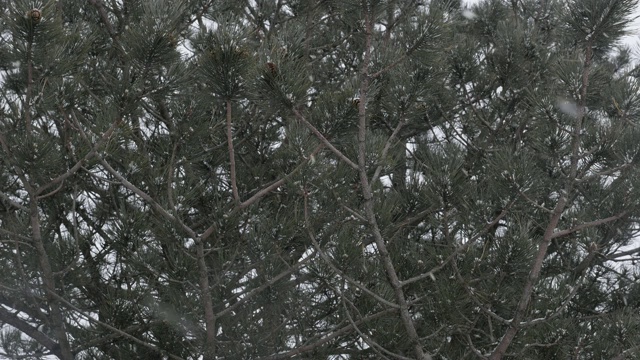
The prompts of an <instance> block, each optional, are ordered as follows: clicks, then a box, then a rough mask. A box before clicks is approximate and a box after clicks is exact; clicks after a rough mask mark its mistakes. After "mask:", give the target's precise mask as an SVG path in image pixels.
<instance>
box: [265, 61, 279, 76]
mask: <svg viewBox="0 0 640 360" xmlns="http://www.w3.org/2000/svg"><path fill="white" fill-rule="evenodd" d="M265 66H266V67H267V70H268V71H269V72H270V73H271V75H273V76H276V75H277V74H278V66H277V65H276V64H274V63H272V62H268V63H266V64H265Z"/></svg>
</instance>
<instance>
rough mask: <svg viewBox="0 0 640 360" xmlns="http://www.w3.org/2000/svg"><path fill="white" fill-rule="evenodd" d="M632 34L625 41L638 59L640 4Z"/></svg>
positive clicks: (471, 2) (470, 2) (475, 1)
mask: <svg viewBox="0 0 640 360" xmlns="http://www.w3.org/2000/svg"><path fill="white" fill-rule="evenodd" d="M479 1H480V0H462V2H463V3H466V4H467V5H470V4H475V3H477V2H479ZM629 31H630V33H631V34H630V35H627V36H625V37H624V38H623V42H624V43H625V44H626V45H627V46H628V47H629V48H630V49H631V51H632V53H633V54H634V55H635V58H636V59H640V36H639V35H640V6H638V8H637V9H636V13H635V20H634V22H633V24H631V26H630V27H629Z"/></svg>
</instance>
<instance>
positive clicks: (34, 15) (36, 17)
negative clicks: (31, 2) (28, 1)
mask: <svg viewBox="0 0 640 360" xmlns="http://www.w3.org/2000/svg"><path fill="white" fill-rule="evenodd" d="M27 19H31V23H33V24H34V25H37V24H38V23H39V22H40V19H42V13H41V12H40V10H38V9H36V8H33V9H31V10H29V11H27Z"/></svg>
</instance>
